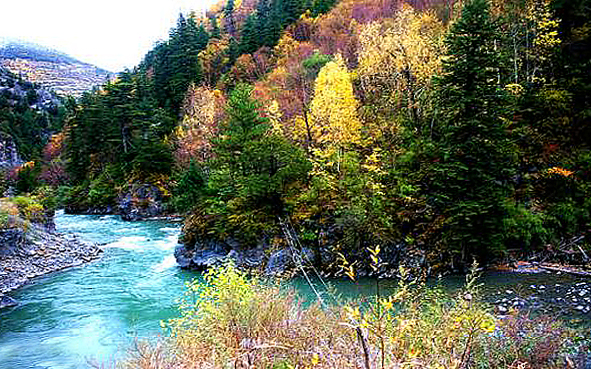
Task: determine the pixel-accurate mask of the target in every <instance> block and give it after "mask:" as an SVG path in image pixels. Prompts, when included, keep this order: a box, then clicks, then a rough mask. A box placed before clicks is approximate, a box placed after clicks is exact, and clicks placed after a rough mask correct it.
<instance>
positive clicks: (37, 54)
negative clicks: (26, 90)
mask: <svg viewBox="0 0 591 369" xmlns="http://www.w3.org/2000/svg"><path fill="white" fill-rule="evenodd" d="M0 66H3V67H5V68H6V69H8V70H10V71H11V72H13V73H14V74H16V75H20V76H22V77H23V78H24V79H26V80H28V81H31V82H35V83H39V84H40V85H42V86H44V87H49V88H52V89H53V90H55V92H57V93H58V94H59V95H62V96H64V95H74V96H80V95H81V94H82V93H83V92H85V91H88V90H91V89H92V88H93V87H95V86H99V85H101V84H103V83H104V82H105V81H106V80H107V79H108V78H110V76H111V75H112V74H111V73H110V72H108V71H106V70H104V69H101V68H98V67H96V66H94V65H91V64H88V63H84V62H81V61H79V60H77V59H75V58H73V57H71V56H69V55H66V54H64V53H62V52H59V51H55V50H51V49H48V48H45V47H42V46H39V45H35V44H32V43H27V42H23V41H17V40H7V39H0Z"/></svg>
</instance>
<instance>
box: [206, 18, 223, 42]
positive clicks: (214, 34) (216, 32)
mask: <svg viewBox="0 0 591 369" xmlns="http://www.w3.org/2000/svg"><path fill="white" fill-rule="evenodd" d="M209 22H210V27H211V38H214V39H219V38H220V37H221V33H220V26H219V25H218V19H217V17H211V18H210V19H209Z"/></svg>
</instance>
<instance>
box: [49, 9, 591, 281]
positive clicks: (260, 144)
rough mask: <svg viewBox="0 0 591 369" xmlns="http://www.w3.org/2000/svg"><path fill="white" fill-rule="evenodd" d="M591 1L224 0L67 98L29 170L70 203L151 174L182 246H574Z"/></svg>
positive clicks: (196, 255) (559, 253)
mask: <svg viewBox="0 0 591 369" xmlns="http://www.w3.org/2000/svg"><path fill="white" fill-rule="evenodd" d="M589 22H590V14H589V6H588V4H587V3H586V1H584V0H576V1H568V2H565V1H559V0H524V1H520V0H493V1H490V2H489V1H485V0H469V1H463V2H454V1H444V0H442V1H418V0H415V1H408V2H402V1H398V0H363V1H359V0H341V1H334V0H332V1H331V0H315V1H310V0H289V1H279V0H242V1H239V0H237V1H234V0H228V1H226V2H222V3H220V4H218V5H217V6H214V7H213V8H212V9H211V10H210V11H209V12H207V13H206V15H205V17H203V18H201V17H198V16H196V15H195V14H187V15H180V17H179V19H178V21H177V24H176V26H175V27H174V28H173V29H172V30H171V31H170V37H169V40H168V41H166V42H162V43H160V44H158V45H156V46H155V47H154V49H153V50H151V51H150V52H149V53H147V54H146V56H145V58H144V60H143V62H142V63H141V64H140V65H138V66H137V67H136V68H134V70H131V71H126V72H123V73H121V74H120V75H119V76H118V77H117V79H115V80H113V81H111V82H109V83H107V84H106V85H104V86H103V87H102V88H100V89H98V90H97V91H96V92H92V93H86V94H84V95H83V96H82V97H81V98H80V99H78V100H76V101H74V100H71V101H70V102H69V105H68V114H67V117H66V118H65V120H64V129H63V131H62V132H61V133H60V134H59V135H57V136H55V137H54V139H52V140H51V142H50V144H49V145H48V147H47V148H46V151H45V152H46V153H48V155H46V156H45V157H44V159H43V160H42V162H41V163H40V165H41V167H43V168H52V170H53V171H54V172H55V173H62V174H63V175H61V176H54V177H53V178H52V179H51V180H43V179H41V180H40V181H41V182H42V183H45V184H47V185H50V186H53V187H54V188H55V189H57V188H59V189H60V190H59V192H60V194H61V195H63V198H64V201H65V204H66V206H67V208H68V209H69V210H70V211H89V209H92V208H100V209H103V210H104V209H115V208H116V207H117V202H118V201H120V199H121V196H122V194H124V193H126V192H128V191H129V189H130V188H136V187H137V186H138V185H140V184H149V185H150V186H152V187H153V188H154V191H157V192H158V194H159V195H158V196H159V197H161V198H162V201H164V202H165V204H166V206H165V207H167V209H168V212H180V213H182V214H184V215H185V227H184V235H183V239H182V241H183V243H184V248H183V249H182V250H179V252H178V253H177V257H180V259H179V260H184V262H185V264H184V266H188V267H194V268H201V267H205V266H207V265H208V263H209V261H208V260H205V259H204V258H203V257H201V256H200V255H202V254H204V252H205V251H211V253H212V254H213V255H214V256H216V257H217V256H222V257H223V256H226V255H228V254H230V252H232V251H234V253H233V254H234V255H236V253H238V254H240V255H242V256H243V259H248V258H251V256H252V258H254V259H252V258H251V259H252V260H255V262H256V263H260V264H265V263H268V262H269V259H273V258H274V257H279V254H277V253H278V252H281V250H290V251H289V252H290V253H301V254H305V255H308V256H309V258H310V259H311V260H312V261H313V263H315V264H316V265H318V266H320V267H321V268H322V270H324V271H325V272H326V273H338V272H339V269H340V266H342V265H343V263H342V259H346V260H351V261H352V260H357V265H356V268H357V269H358V270H359V271H360V272H361V273H370V272H371V271H372V269H371V268H370V260H371V257H370V253H369V252H368V249H372V250H375V248H376V246H379V248H380V250H381V253H380V258H381V259H382V260H383V261H384V264H383V265H386V264H387V266H383V268H382V269H381V270H379V271H374V272H377V273H386V274H387V273H389V272H390V271H392V270H395V269H396V266H397V265H398V264H406V265H412V266H421V267H422V268H423V269H424V270H430V271H431V272H435V271H446V270H450V269H456V270H457V269H463V268H464V266H466V265H469V264H470V263H471V261H472V260H473V258H477V259H478V260H480V261H482V262H485V263H488V262H492V261H499V260H510V259H511V258H521V257H530V258H531V259H532V260H548V259H552V260H556V261H564V262H571V263H585V262H587V263H588V262H589V260H585V258H586V256H585V255H588V254H589V245H590V243H589V237H590V235H589V222H590V220H591V213H590V212H591V200H589V199H591V196H590V195H591V188H590V186H589V183H591V182H590V178H589V176H590V172H589V171H590V169H591V168H590V166H589V165H590V164H589V163H590V158H591V152H590V149H591V148H590V147H589V143H590V142H591V128H590V127H591V124H590V121H589V119H590V116H591V115H590V112H591V105H590V103H591V102H590V101H589V96H591V93H590V91H589V89H590V88H591V80H590V78H591V74H590V73H589V71H590V67H591V62H590V60H591V58H590V56H591V55H589V53H590V51H591V45H590V44H589V42H590V37H591V32H590V31H589V30H590V28H589V27H590V23H589ZM134 186H136V187H134ZM134 196H135V195H134ZM132 197H133V196H132ZM140 200H141V199H140ZM294 240H296V242H294ZM294 247H295V248H297V249H298V250H297V251H296V250H294ZM584 250H587V252H585V251H584ZM248 255H250V256H248ZM253 255H254V256H253ZM242 256H240V257H238V260H242V259H241V257H242ZM247 256H248V257H247ZM251 259H249V260H251ZM366 261H367V262H366ZM245 264H248V263H246V262H245Z"/></svg>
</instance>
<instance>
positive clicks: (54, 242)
mask: <svg viewBox="0 0 591 369" xmlns="http://www.w3.org/2000/svg"><path fill="white" fill-rule="evenodd" d="M101 252H102V250H101V249H100V248H99V247H98V246H97V245H93V244H88V243H85V242H83V241H81V240H80V239H79V238H78V237H77V236H74V235H64V234H59V233H54V232H51V231H49V230H48V229H46V228H45V227H43V226H39V225H35V224H32V225H30V226H29V227H27V229H22V228H7V229H0V308H4V307H8V306H14V305H15V304H16V303H17V302H16V301H15V300H14V299H12V298H10V297H9V296H6V295H5V294H6V293H8V292H10V291H12V290H15V289H17V288H19V287H21V286H23V285H24V284H26V283H28V282H29V281H31V280H32V279H33V278H36V277H39V276H42V275H46V274H49V273H52V272H55V271H58V270H62V269H65V268H69V267H75V266H79V265H81V264H83V263H86V262H90V261H92V260H95V259H97V258H98V257H99V256H100V254H101Z"/></svg>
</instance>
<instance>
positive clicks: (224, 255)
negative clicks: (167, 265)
mask: <svg viewBox="0 0 591 369" xmlns="http://www.w3.org/2000/svg"><path fill="white" fill-rule="evenodd" d="M273 238H274V239H275V240H276V241H277V240H279V242H275V244H274V245H271V244H270V243H269V242H268V241H267V239H270V238H268V237H267V238H264V239H261V240H260V242H259V243H258V244H257V245H256V246H254V247H245V246H244V245H242V244H241V243H240V242H238V241H237V240H236V239H233V238H227V239H225V240H223V241H219V240H214V239H213V238H204V237H196V238H195V237H193V238H191V241H190V242H186V241H185V244H179V245H178V246H177V247H176V250H175V257H176V260H177V263H178V265H179V266H180V267H181V268H183V269H191V270H197V271H202V270H207V269H208V268H210V267H212V266H216V265H220V264H222V263H223V262H225V261H228V260H232V261H233V262H234V264H235V265H236V266H238V267H240V268H244V269H254V270H259V271H260V272H262V273H263V274H265V275H272V276H278V275H293V274H300V273H301V271H302V269H301V268H302V267H304V268H309V267H316V269H317V270H318V271H319V273H321V274H322V275H323V276H326V277H337V276H341V275H342V273H341V269H340V267H339V262H338V260H337V252H336V251H335V250H336V247H335V245H337V242H338V238H336V237H332V236H330V237H329V236H323V237H321V238H320V239H319V240H317V241H316V242H315V243H312V244H304V245H302V244H301V243H300V242H288V241H287V240H285V237H284V236H283V235H281V236H276V237H273ZM290 238H291V239H292V240H293V239H295V235H290ZM182 239H183V237H181V240H182ZM290 244H291V245H292V246H289V245H290ZM277 245H282V246H277ZM360 250H366V249H365V247H364V248H360ZM349 257H350V260H349V261H350V262H351V263H353V262H356V264H355V272H356V274H357V276H360V277H363V276H379V277H382V278H392V277H395V276H397V274H398V266H399V265H404V266H405V267H406V269H407V270H409V273H410V274H412V273H413V272H414V273H418V272H419V271H420V272H426V273H429V272H430V268H429V265H428V262H427V258H426V256H425V255H424V254H422V253H419V252H411V251H410V250H409V249H408V247H407V245H406V244H405V243H392V244H390V245H385V246H384V245H382V251H381V252H380V259H381V265H380V267H379V268H378V270H377V272H376V271H374V270H373V268H371V266H370V265H369V264H368V263H367V262H366V261H368V260H370V259H369V257H368V255H367V254H363V255H362V254H359V255H349ZM410 274H409V275H408V278H416V277H419V275H414V274H413V275H410Z"/></svg>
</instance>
